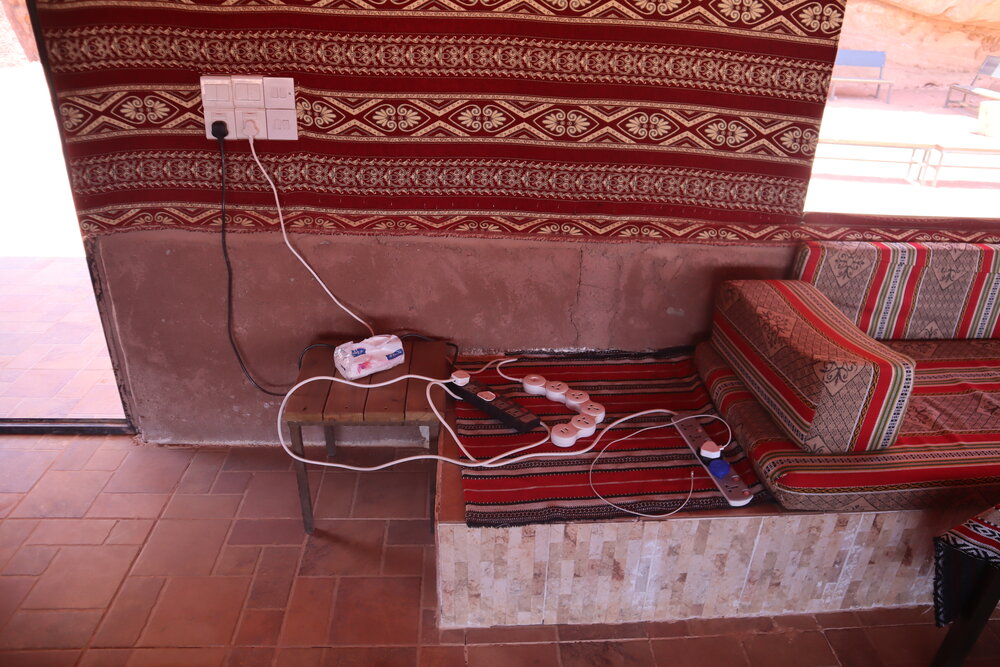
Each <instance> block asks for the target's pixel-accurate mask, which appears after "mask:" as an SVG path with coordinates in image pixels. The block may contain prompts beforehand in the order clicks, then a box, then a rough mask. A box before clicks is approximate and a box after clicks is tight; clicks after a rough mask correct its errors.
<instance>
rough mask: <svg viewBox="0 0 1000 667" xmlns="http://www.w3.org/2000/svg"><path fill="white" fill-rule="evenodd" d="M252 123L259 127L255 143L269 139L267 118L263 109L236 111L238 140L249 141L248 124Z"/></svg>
mask: <svg viewBox="0 0 1000 667" xmlns="http://www.w3.org/2000/svg"><path fill="white" fill-rule="evenodd" d="M248 122H252V123H254V124H255V125H256V126H257V134H255V135H254V141H257V140H259V139H267V117H266V116H265V115H264V110H263V109H236V138H237V139H249V138H250V135H249V134H247V131H246V129H247V123H248Z"/></svg>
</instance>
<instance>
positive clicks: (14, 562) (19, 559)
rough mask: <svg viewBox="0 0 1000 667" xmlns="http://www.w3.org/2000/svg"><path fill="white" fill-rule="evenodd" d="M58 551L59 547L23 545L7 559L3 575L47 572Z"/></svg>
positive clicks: (33, 574)
mask: <svg viewBox="0 0 1000 667" xmlns="http://www.w3.org/2000/svg"><path fill="white" fill-rule="evenodd" d="M58 551H59V547H50V546H27V545H26V546H22V547H21V548H20V549H19V550H18V552H17V553H16V554H14V556H13V558H11V559H10V560H9V561H7V565H5V566H4V568H3V575H4V576H10V575H31V576H36V575H40V574H42V573H43V572H45V568H47V567H48V566H49V563H50V562H52V559H53V558H55V555H56V553H57V552H58Z"/></svg>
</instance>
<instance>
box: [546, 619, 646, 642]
mask: <svg viewBox="0 0 1000 667" xmlns="http://www.w3.org/2000/svg"><path fill="white" fill-rule="evenodd" d="M647 625H648V624H647V623H617V624H612V623H608V624H602V625H560V626H558V628H559V641H564V642H572V641H585V640H590V639H637V638H640V637H642V638H645V637H646V626H647Z"/></svg>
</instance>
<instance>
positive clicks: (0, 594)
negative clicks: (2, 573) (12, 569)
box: [0, 577, 35, 628]
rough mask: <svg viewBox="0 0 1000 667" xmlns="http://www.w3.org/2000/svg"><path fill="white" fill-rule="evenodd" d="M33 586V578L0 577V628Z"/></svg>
mask: <svg viewBox="0 0 1000 667" xmlns="http://www.w3.org/2000/svg"><path fill="white" fill-rule="evenodd" d="M34 585H35V577H0V628H3V625H4V623H6V622H7V619H9V618H10V617H11V616H12V615H13V614H14V612H15V611H17V608H18V607H20V606H21V601H22V600H24V598H25V597H27V595H28V591H30V590H31V587H32V586H34Z"/></svg>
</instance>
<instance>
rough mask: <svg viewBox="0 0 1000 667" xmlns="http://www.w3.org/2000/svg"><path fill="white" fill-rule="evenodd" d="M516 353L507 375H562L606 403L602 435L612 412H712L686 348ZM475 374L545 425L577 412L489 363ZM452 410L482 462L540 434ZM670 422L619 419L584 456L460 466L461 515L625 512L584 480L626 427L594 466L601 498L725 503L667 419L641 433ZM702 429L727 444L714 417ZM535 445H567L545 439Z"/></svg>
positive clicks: (496, 520)
mask: <svg viewBox="0 0 1000 667" xmlns="http://www.w3.org/2000/svg"><path fill="white" fill-rule="evenodd" d="M515 356H517V357H518V358H519V359H520V360H519V361H517V362H515V363H512V364H505V365H504V366H503V369H502V370H503V372H504V373H505V374H507V375H510V376H512V377H522V376H523V375H526V374H529V373H539V374H541V375H543V376H544V377H545V378H547V379H549V380H560V381H563V382H566V383H568V384H569V385H570V387H571V388H573V389H579V390H583V391H586V392H587V393H588V394H590V396H591V398H592V399H593V400H595V401H598V402H599V403H601V404H602V405H604V407H605V410H606V411H607V416H606V418H605V421H604V423H603V424H600V425H598V429H597V430H598V433H600V431H601V429H602V428H603V427H604V426H605V425H606V424H608V423H610V422H612V421H614V420H615V419H618V418H620V417H623V416H625V415H628V414H632V413H634V412H639V411H642V410H648V409H651V408H666V409H669V410H674V411H676V412H685V413H692V414H716V413H715V411H714V410H713V409H712V405H711V401H710V400H709V398H708V393H707V392H706V390H705V387H704V385H703V384H702V383H701V381H700V380H699V379H698V374H697V372H696V371H695V369H694V363H693V361H692V358H691V355H690V350H685V351H676V350H675V351H665V352H662V353H638V354H637V353H625V352H602V353H586V354H560V355H539V354H517V355H515ZM484 362H485V359H479V358H465V359H462V360H461V362H460V366H462V367H464V368H468V369H474V368H478V367H480V366H481V365H482V364H483V363H484ZM476 379H477V381H478V382H480V383H482V384H486V385H488V386H490V387H492V388H494V389H496V390H498V391H499V392H501V393H503V394H506V395H508V396H510V397H512V398H513V399H514V400H515V401H516V402H518V403H520V404H521V405H523V406H524V407H525V408H527V409H528V410H530V411H532V412H534V413H535V414H536V415H538V416H539V417H540V418H541V419H542V421H543V422H545V423H546V424H547V425H549V426H550V427H551V426H554V425H556V424H560V423H564V422H566V421H568V419H569V418H570V417H572V416H574V415H575V414H576V413H574V412H572V411H571V410H569V409H568V408H567V407H566V406H565V405H563V404H560V403H556V402H555V401H550V400H548V399H547V398H545V397H544V396H532V395H529V394H526V393H525V392H524V391H523V387H522V386H521V384H520V383H519V382H510V381H509V380H506V379H504V378H503V377H501V376H500V375H499V374H498V373H497V372H496V371H495V369H492V368H491V369H489V370H487V371H484V372H483V373H482V374H480V375H478V376H477V377H476ZM455 416H456V426H457V433H458V436H459V437H460V438H461V439H462V443H463V444H464V445H465V447H466V448H467V449H468V450H469V452H470V453H471V454H472V455H473V456H474V457H476V458H477V459H479V460H483V459H486V458H490V457H493V456H496V455H498V454H500V453H502V452H504V451H509V450H511V449H514V448H516V447H518V446H523V445H526V444H530V443H531V442H534V441H536V440H538V439H539V434H540V433H542V431H541V429H536V430H535V431H532V432H531V433H524V434H518V433H514V432H513V431H512V430H511V429H509V428H505V427H503V426H502V425H501V424H500V422H498V421H497V420H495V419H491V418H489V417H487V416H486V415H484V414H483V413H482V412H480V411H479V410H478V409H476V408H475V407H473V406H471V405H470V404H468V403H466V402H464V401H456V402H455ZM667 423H669V419H668V418H667V417H666V416H664V415H651V416H647V417H642V418H637V419H634V420H631V421H629V422H625V423H623V424H621V425H619V426H617V427H615V428H614V429H612V430H610V431H608V433H607V435H606V436H605V437H604V438H603V439H602V440H601V442H600V443H599V444H598V447H597V448H596V449H595V451H592V452H589V453H588V454H585V455H582V456H566V457H560V456H555V457H552V458H542V459H534V460H528V461H525V462H522V463H517V464H513V465H509V466H504V467H502V468H492V469H476V468H465V469H463V471H462V488H463V492H464V497H465V503H466V505H465V506H466V521H467V523H468V524H469V525H470V526H513V525H525V524H532V523H544V522H552V521H586V520H601V519H611V518H616V517H622V516H631V515H629V514H627V513H624V512H621V511H620V510H618V509H615V508H613V507H611V506H610V505H608V504H606V503H605V502H604V501H602V500H601V499H600V498H598V497H597V496H596V495H594V492H593V490H592V489H591V487H590V484H589V481H588V471H589V469H590V465H591V463H592V462H593V460H594V458H595V457H596V456H597V454H598V453H599V451H600V450H601V449H603V448H604V446H605V445H607V444H608V443H610V442H611V441H613V440H616V439H618V438H622V437H624V436H629V435H631V434H637V435H635V436H633V437H630V438H629V439H627V440H623V441H621V442H618V443H616V444H614V445H611V447H609V448H608V450H607V451H606V452H605V453H604V454H603V455H602V456H601V457H600V459H599V460H598V463H597V465H596V466H595V467H594V475H593V481H594V485H595V487H596V488H597V490H598V491H599V492H600V493H601V495H603V496H605V497H607V498H608V499H610V500H611V501H612V502H614V503H615V504H617V505H621V506H622V507H626V508H628V509H630V510H633V511H637V512H643V513H647V514H662V513H666V512H670V511H672V510H675V509H677V508H678V507H680V506H681V505H684V509H685V511H686V510H698V509H722V508H726V507H729V504H728V503H727V502H726V500H725V499H724V498H723V497H722V495H721V494H720V493H719V491H718V489H717V488H716V486H715V484H714V483H713V482H712V481H711V479H709V477H708V475H707V473H706V472H705V470H704V468H702V467H701V465H700V464H699V463H698V462H697V460H696V459H695V457H694V455H693V454H692V453H691V450H690V449H689V448H688V447H687V445H686V444H685V443H684V441H683V440H682V439H681V437H680V435H679V434H678V433H677V431H676V429H674V428H673V427H670V426H667V427H665V428H658V429H652V430H648V431H645V432H642V433H639V431H640V430H641V429H643V428H646V427H648V426H652V425H657V424H667ZM703 426H704V428H705V431H706V432H707V433H708V435H709V436H710V437H711V438H713V439H714V440H715V441H716V442H720V443H722V442H725V438H726V428H725V426H724V425H723V424H721V423H720V422H718V421H716V420H711V421H705V422H704V423H703ZM592 441H593V437H589V438H581V439H580V440H579V441H578V443H577V446H575V447H574V449H579V448H580V447H582V446H586V445H588V444H590V443H591V442H592ZM535 451H538V452H554V453H558V452H561V451H565V450H561V449H559V448H557V447H555V446H554V445H552V444H551V443H547V444H545V445H543V446H542V447H539V448H538V449H537V450H535ZM725 451H726V460H727V461H729V463H730V464H731V465H732V467H733V469H734V470H735V471H736V472H737V473H738V474H739V475H740V476H741V477H742V478H743V480H744V482H746V484H747V486H748V487H749V488H750V490H751V492H753V493H754V494H755V497H754V501H753V502H758V501H761V500H766V499H768V496H767V494H766V493H765V492H764V491H763V487H762V486H761V484H760V482H759V481H758V480H757V478H756V476H755V475H754V473H753V468H752V466H751V465H750V462H749V461H748V460H747V458H746V455H745V454H744V452H743V451H742V450H741V449H740V447H739V446H738V445H737V444H735V443H734V444H732V445H730V446H729V447H727V448H726V450H725ZM692 472H693V473H694V487H693V492H691V497H690V500H687V498H688V493H689V491H691V489H692V486H691V481H692V480H691V473H692ZM685 501H687V502H685Z"/></svg>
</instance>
